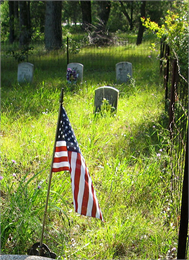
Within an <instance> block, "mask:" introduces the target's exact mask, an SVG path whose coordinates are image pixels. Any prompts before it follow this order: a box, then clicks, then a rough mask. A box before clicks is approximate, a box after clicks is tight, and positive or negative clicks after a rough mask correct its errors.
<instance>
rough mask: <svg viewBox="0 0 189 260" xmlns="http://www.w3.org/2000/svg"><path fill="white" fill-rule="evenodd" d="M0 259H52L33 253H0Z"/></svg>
mask: <svg viewBox="0 0 189 260" xmlns="http://www.w3.org/2000/svg"><path fill="white" fill-rule="evenodd" d="M0 260H52V258H49V257H42V256H35V255H0Z"/></svg>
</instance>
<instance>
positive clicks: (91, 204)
mask: <svg viewBox="0 0 189 260" xmlns="http://www.w3.org/2000/svg"><path fill="white" fill-rule="evenodd" d="M86 170H87V174H88V176H89V178H88V185H89V200H88V205H87V213H86V215H87V216H91V215H92V208H93V196H92V189H91V185H92V180H91V177H90V175H89V172H88V169H86Z"/></svg>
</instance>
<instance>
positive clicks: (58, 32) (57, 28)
mask: <svg viewBox="0 0 189 260" xmlns="http://www.w3.org/2000/svg"><path fill="white" fill-rule="evenodd" d="M61 14H62V2H61V1H47V2H46V14H45V48H46V49H47V50H53V49H60V48H61V46H62V26H61Z"/></svg>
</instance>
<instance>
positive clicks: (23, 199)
mask: <svg viewBox="0 0 189 260" xmlns="http://www.w3.org/2000/svg"><path fill="white" fill-rule="evenodd" d="M147 47H149V44H148V45H147V44H144V45H141V46H139V47H134V46H133V45H130V48H129V46H128V47H127V48H125V47H123V46H120V47H108V48H98V49H97V50H96V52H94V53H92V54H91V53H90V48H88V49H83V50H81V52H80V53H78V54H77V55H75V57H74V58H75V61H78V62H81V63H84V82H83V83H80V84H79V83H78V84H77V85H74V86H73V87H72V88H70V86H68V85H67V83H66V80H65V70H66V63H65V60H64V57H61V56H59V57H56V58H55V59H52V58H50V57H49V56H48V55H44V56H43V57H41V58H40V59H39V58H37V57H35V56H33V61H34V62H35V74H34V81H33V83H32V84H31V85H30V84H28V85H27V84H26V85H19V84H18V83H16V78H15V77H16V76H15V75H16V71H14V69H13V68H15V67H16V65H15V67H14V66H13V67H9V70H7V67H6V66H8V65H5V66H4V68H3V67H2V71H3V74H2V120H1V121H2V123H1V124H2V127H1V133H2V144H1V158H2V160H1V164H2V165H1V166H2V167H1V175H2V176H3V177H2V178H1V195H2V196H1V209H2V210H1V226H2V232H1V241H2V253H6V254H8V253H9V254H13V253H19V254H25V253H26V251H27V249H28V248H29V247H31V245H32V244H33V243H35V242H36V241H39V240H40V237H41V229H42V219H43V211H44V206H45V197H46V192H47V187H48V175H49V171H50V164H51V159H52V151H53V145H54V139H55V130H56V123H57V117H58V114H57V113H58V107H59V104H58V101H59V95H60V92H61V88H62V87H64V90H65V91H64V107H65V109H66V111H67V114H68V117H69V119H70V122H71V124H72V127H73V129H74V132H75V135H76V137H77V140H78V143H79V146H80V149H81V151H82V154H83V155H84V158H85V160H86V163H87V166H88V168H89V172H90V174H91V177H92V180H93V184H94V188H95V190H96V193H97V197H98V200H99V203H100V207H101V210H102V213H103V216H104V219H105V223H102V222H101V221H99V220H97V219H93V218H87V217H84V216H80V215H78V214H76V213H75V212H74V210H73V205H72V194H71V184H70V175H69V174H68V173H64V172H61V173H57V174H54V175H53V179H52V186H51V193H50V200H49V207H48V215H47V224H46V228H45V234H44V242H45V243H46V244H47V245H48V246H49V247H50V248H51V250H52V251H54V252H56V254H57V255H58V256H59V258H60V259H121V258H123V259H125V258H127V259H137V258H141V259H152V258H153V259H160V258H165V257H166V256H167V254H168V252H169V250H170V252H171V250H172V252H174V249H175V247H176V245H177V233H178V219H177V218H178V217H179V216H177V215H176V213H175V209H174V207H173V205H172V201H171V192H170V178H171V176H170V173H169V160H170V159H169V157H168V156H167V153H166V151H167V147H168V145H169V141H168V140H169V139H168V137H167V136H168V134H167V131H166V128H164V123H165V122H166V115H165V114H164V90H163V87H162V81H161V78H160V76H159V61H158V59H156V56H157V53H156V52H150V51H149V49H148V48H147ZM128 50H129V51H128ZM148 56H150V57H148ZM89 57H90V59H89ZM99 59H100V62H99ZM123 60H126V61H130V62H132V64H133V78H132V80H131V81H130V83H125V84H117V82H116V81H115V64H116V62H119V61H123ZM60 61H61V62H62V66H59V64H60V63H61V62H60ZM2 63H3V64H5V63H6V62H5V61H2ZM103 85H110V86H114V87H116V88H117V89H118V90H119V91H120V95H119V101H118V110H117V113H116V114H113V115H112V114H110V113H109V112H108V111H106V110H105V111H104V113H103V116H102V115H96V116H95V115H94V113H93V111H94V91H95V89H96V88H97V87H100V86H103Z"/></svg>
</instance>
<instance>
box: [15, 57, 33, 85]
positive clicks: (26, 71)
mask: <svg viewBox="0 0 189 260" xmlns="http://www.w3.org/2000/svg"><path fill="white" fill-rule="evenodd" d="M33 72H34V65H33V64H31V63H29V62H22V63H20V64H18V75H17V80H18V82H19V83H24V82H25V83H31V82H32V80H33Z"/></svg>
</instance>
